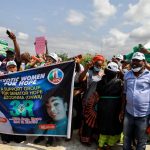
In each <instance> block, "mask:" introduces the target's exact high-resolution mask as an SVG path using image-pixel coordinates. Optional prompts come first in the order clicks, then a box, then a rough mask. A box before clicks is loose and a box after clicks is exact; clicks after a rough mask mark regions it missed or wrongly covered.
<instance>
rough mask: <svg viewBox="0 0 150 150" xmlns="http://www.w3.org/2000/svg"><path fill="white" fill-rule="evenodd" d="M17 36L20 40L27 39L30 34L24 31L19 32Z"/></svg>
mask: <svg viewBox="0 0 150 150" xmlns="http://www.w3.org/2000/svg"><path fill="white" fill-rule="evenodd" d="M17 38H18V39H19V40H27V39H28V38H29V35H28V34H26V33H23V32H18V36H17Z"/></svg>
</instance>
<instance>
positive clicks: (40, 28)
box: [37, 26, 46, 33]
mask: <svg viewBox="0 0 150 150" xmlns="http://www.w3.org/2000/svg"><path fill="white" fill-rule="evenodd" d="M37 30H38V31H40V32H41V33H46V27H44V26H38V27H37Z"/></svg>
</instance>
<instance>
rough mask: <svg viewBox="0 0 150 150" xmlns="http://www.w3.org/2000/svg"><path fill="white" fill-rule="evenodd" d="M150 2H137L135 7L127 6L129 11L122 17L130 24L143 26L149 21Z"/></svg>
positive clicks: (147, 0) (142, 0)
mask: <svg viewBox="0 0 150 150" xmlns="http://www.w3.org/2000/svg"><path fill="white" fill-rule="evenodd" d="M149 8H150V2H149V0H139V2H138V3H137V4H135V5H132V4H129V9H128V10H127V12H125V14H124V16H125V17H126V18H127V19H128V21H129V22H130V23H131V22H132V23H140V24H145V23H146V22H147V21H148V20H150V11H149Z"/></svg>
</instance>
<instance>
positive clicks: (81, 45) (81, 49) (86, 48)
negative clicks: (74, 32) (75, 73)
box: [47, 37, 100, 56]
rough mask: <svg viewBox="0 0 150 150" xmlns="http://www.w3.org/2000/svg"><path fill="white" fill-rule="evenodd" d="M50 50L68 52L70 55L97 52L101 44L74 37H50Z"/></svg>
mask: <svg viewBox="0 0 150 150" xmlns="http://www.w3.org/2000/svg"><path fill="white" fill-rule="evenodd" d="M47 41H48V48H49V52H58V53H63V52H64V53H68V55H70V56H74V55H77V54H85V53H96V52H97V51H98V50H99V49H100V45H98V44H96V43H94V42H91V41H88V40H82V39H78V40H77V39H72V38H66V37H52V38H48V40H47Z"/></svg>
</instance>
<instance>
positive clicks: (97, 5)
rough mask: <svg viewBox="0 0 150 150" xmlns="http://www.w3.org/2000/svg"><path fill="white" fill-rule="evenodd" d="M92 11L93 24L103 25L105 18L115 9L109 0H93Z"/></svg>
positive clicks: (114, 11) (113, 12) (111, 14)
mask: <svg viewBox="0 0 150 150" xmlns="http://www.w3.org/2000/svg"><path fill="white" fill-rule="evenodd" d="M93 5H94V9H95V10H94V12H92V15H93V17H94V18H93V19H94V24H96V26H97V27H98V26H101V25H103V24H104V23H105V22H106V21H107V19H108V18H109V17H111V16H113V15H114V14H115V13H116V11H117V9H116V7H115V6H114V5H112V4H111V3H110V0H93Z"/></svg>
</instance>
